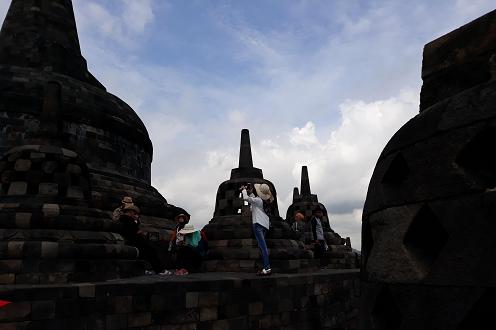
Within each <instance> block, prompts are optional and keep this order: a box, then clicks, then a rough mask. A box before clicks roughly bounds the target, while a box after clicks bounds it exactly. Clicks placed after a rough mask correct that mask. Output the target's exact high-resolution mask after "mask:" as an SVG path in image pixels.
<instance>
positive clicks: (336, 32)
mask: <svg viewBox="0 0 496 330" xmlns="http://www.w3.org/2000/svg"><path fill="white" fill-rule="evenodd" d="M73 3H74V7H75V14H76V20H77V24H78V30H79V35H80V43H81V48H82V51H83V55H84V56H85V58H86V59H87V61H88V64H89V68H90V70H91V72H92V73H93V74H94V75H95V76H96V77H97V78H98V79H99V80H100V81H101V82H102V83H103V84H104V85H105V86H106V87H107V89H108V91H109V92H111V93H113V94H115V95H117V96H119V97H120V98H122V99H123V100H124V101H126V102H127V103H128V104H130V105H131V106H132V107H133V109H135V111H136V112H137V113H138V114H139V115H140V117H141V118H142V119H143V121H144V122H145V124H146V126H147V128H148V131H149V133H150V137H151V139H152V142H153V144H154V162H153V172H152V181H153V184H154V186H155V187H156V188H157V189H158V190H159V191H160V192H161V193H162V194H163V195H164V197H165V198H167V200H168V201H169V202H170V203H172V204H175V205H179V206H182V207H184V208H186V209H188V210H190V211H191V214H192V216H193V217H192V221H193V223H194V224H195V225H197V226H203V225H204V224H206V223H207V222H208V221H209V220H210V218H211V217H212V214H213V208H214V204H215V194H216V191H217V187H218V185H219V184H220V183H221V182H222V181H224V180H227V179H228V178H229V174H230V169H231V168H233V167H236V166H237V156H238V148H239V135H240V131H241V129H242V128H248V129H250V133H251V140H252V148H253V158H254V164H255V166H257V167H259V168H262V169H263V170H264V175H265V177H266V178H267V179H269V180H271V181H272V182H273V183H274V184H275V186H276V189H277V193H278V199H279V206H280V213H281V214H285V213H286V209H287V207H288V206H289V204H290V202H291V196H292V188H293V187H294V186H297V185H298V184H299V176H300V170H301V166H302V165H308V166H309V175H310V180H311V187H312V192H313V193H316V194H318V196H319V199H320V201H321V202H323V203H324V204H325V205H326V206H327V208H328V210H329V212H330V214H331V226H332V227H333V228H334V229H335V230H336V231H337V232H338V233H340V234H341V235H342V236H344V237H346V236H350V237H351V239H352V245H353V246H354V247H355V248H358V249H359V248H360V224H361V211H362V206H363V202H364V200H365V196H366V192H367V186H368V183H369V180H370V177H371V174H372V171H373V168H374V166H375V163H376V161H377V158H378V156H379V154H380V152H381V150H382V148H383V147H384V146H385V144H386V142H387V141H388V140H389V138H390V137H391V136H392V135H393V133H394V132H395V131H396V130H398V129H399V128H400V127H401V125H403V124H404V123H405V122H406V121H407V120H408V119H410V118H411V117H413V116H415V114H416V113H418V103H419V92H420V87H421V84H422V82H421V78H420V70H421V63H422V49H423V46H424V44H426V43H427V42H429V41H431V40H433V39H435V38H437V37H439V36H441V35H443V34H444V33H447V32H449V31H451V30H453V29H455V28H457V27H459V26H461V25H463V24H465V23H468V22H469V21H471V20H473V19H475V18H477V17H479V16H481V15H482V14H484V13H487V12H489V11H490V10H492V9H494V4H493V3H492V2H491V1H489V0H451V1H447V0H445V1H439V0H438V1H435V0H434V1H433V0H429V1H427V0H419V1H400V0H397V1H358V0H356V1H355V0H335V1H331V0H327V1H324V0H291V1H290V0H285V1H283V0H265V1H262V0H253V1H228V0H217V1H216V0H212V1H204V0H175V1H172V0H73ZM8 4H9V1H8V0H0V18H2V19H3V17H4V15H5V12H6V11H7V7H8Z"/></svg>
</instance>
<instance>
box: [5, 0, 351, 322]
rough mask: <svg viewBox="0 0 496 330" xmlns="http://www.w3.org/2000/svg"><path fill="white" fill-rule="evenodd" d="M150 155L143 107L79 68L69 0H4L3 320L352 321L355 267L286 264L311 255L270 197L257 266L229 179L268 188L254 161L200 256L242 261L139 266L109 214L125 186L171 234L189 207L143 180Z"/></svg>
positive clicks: (162, 231) (148, 221) (225, 197)
mask: <svg viewBox="0 0 496 330" xmlns="http://www.w3.org/2000/svg"><path fill="white" fill-rule="evenodd" d="M242 145H243V144H242ZM248 146H249V145H248ZM245 151H246V150H245ZM152 156H153V147H152V143H151V141H150V139H149V136H148V132H147V131H146V127H145V126H144V125H143V123H142V121H141V120H140V118H139V117H138V115H137V114H136V113H135V112H134V111H133V109H131V108H130V107H129V106H128V105H127V104H125V103H124V102H123V101H122V100H120V99H119V98H118V97H116V96H114V95H111V94H110V93H108V92H107V91H106V90H105V87H104V86H103V85H102V84H100V83H99V82H98V80H97V79H96V78H95V77H94V76H93V75H92V74H91V73H90V72H89V71H88V69H87V66H86V60H85V59H84V57H83V56H82V54H81V50H80V47H79V41H78V36H77V30H76V22H75V18H74V12H73V7H72V1H71V0H12V2H11V6H10V8H9V11H8V13H7V16H6V19H5V22H4V24H3V26H2V29H1V31H0V330H7V329H8V330H14V329H15V330H21V329H23V330H24V329H50V330H56V329H60V330H66V329H73V330H78V329H92V330H93V329H102V330H116V329H148V330H158V329H236V330H241V329H260V328H270V329H321V328H322V329H326V328H327V329H331V328H332V329H335V328H338V329H354V325H355V323H356V322H355V320H356V317H357V315H358V313H357V309H356V306H357V297H358V293H359V291H358V287H359V282H358V270H343V271H314V272H311V273H305V274H293V275H286V274H284V272H286V271H287V272H289V271H293V272H297V271H299V269H300V268H301V269H303V268H304V266H305V264H310V263H311V262H313V261H314V260H313V259H312V253H311V252H310V251H305V250H304V249H303V248H302V243H299V242H296V241H294V240H291V239H290V235H289V234H290V232H289V227H288V225H287V223H285V222H284V221H283V220H282V218H280V217H279V213H278V210H277V203H276V204H275V206H274V212H273V215H274V217H275V218H274V231H273V236H272V237H271V238H270V239H269V247H270V248H271V250H272V252H273V253H274V254H273V257H274V258H275V257H276V255H278V256H279V258H275V259H279V260H281V262H282V266H281V267H278V268H276V267H275V269H276V270H277V272H276V274H274V275H273V276H272V277H268V278H259V277H256V276H255V275H254V274H253V272H252V271H253V270H254V266H255V260H256V259H258V258H259V255H258V249H256V248H255V247H256V245H255V244H256V243H255V241H254V240H253V237H251V225H250V222H251V220H249V216H248V215H247V214H246V211H247V207H246V206H245V205H243V203H241V204H239V198H238V197H236V194H235V192H236V191H237V188H239V186H237V185H240V184H242V183H244V182H245V180H246V179H247V178H248V179H250V180H251V179H254V180H253V181H251V182H266V183H268V184H270V185H271V188H274V186H273V185H272V184H271V183H270V182H269V181H266V180H264V179H263V176H262V172H261V170H259V169H255V168H253V166H251V167H250V166H248V167H245V166H240V168H241V169H239V170H236V169H235V170H233V173H232V181H228V182H226V183H225V184H222V185H221V189H219V194H220V195H218V198H217V202H218V203H217V205H216V214H215V221H212V222H211V223H210V224H209V226H210V227H208V231H209V233H207V234H208V235H209V236H210V238H211V246H212V249H211V251H213V252H212V255H210V257H211V259H210V260H209V262H211V265H210V266H212V265H213V269H212V267H210V269H209V270H211V271H212V270H217V271H220V270H222V268H221V267H218V266H219V265H221V264H222V262H219V261H220V260H225V259H224V258H226V257H232V258H231V260H232V261H233V262H232V263H230V264H231V265H233V264H234V265H236V264H237V265H238V267H237V269H236V270H237V271H238V273H203V274H194V275H186V276H177V277H176V276H172V277H161V276H158V275H154V276H146V277H143V276H142V274H144V270H145V268H146V267H147V266H149V265H148V264H147V263H146V262H145V261H143V260H137V257H138V256H139V251H138V249H137V248H136V247H133V246H130V245H127V242H126V241H125V240H124V238H123V237H122V236H121V235H120V234H119V232H120V228H119V224H116V223H113V222H112V221H111V219H110V214H111V211H112V210H113V209H114V208H115V207H116V206H118V204H119V201H120V199H121V198H122V196H123V195H128V196H132V197H133V199H134V200H135V201H136V203H137V204H138V206H139V207H140V208H141V209H142V214H141V216H142V223H143V224H142V225H143V226H142V228H141V229H142V230H144V231H146V232H152V233H154V234H157V233H158V234H159V235H155V236H161V237H162V238H164V237H168V236H169V231H170V229H171V228H173V226H174V222H173V221H172V220H171V219H173V218H174V215H175V214H176V213H179V212H184V210H182V209H180V208H178V207H175V206H173V205H171V204H169V203H167V201H166V200H165V198H163V197H162V196H161V195H160V193H158V191H157V190H156V189H155V188H153V187H152V186H151V184H150V178H151V171H150V168H151V161H152ZM242 156H243V161H242V162H240V164H241V165H245V164H248V163H247V162H248V158H247V157H246V158H245V156H247V153H242ZM249 156H250V157H249V158H250V159H249V161H251V153H250V155H249ZM273 191H274V195H275V189H274V190H273ZM234 203H237V204H236V205H235V204H234ZM237 205H239V207H240V212H241V213H240V214H238V213H233V210H234V209H235V207H236V206H237ZM236 211H237V210H236ZM226 216H227V217H230V216H231V217H234V218H235V220H236V221H238V220H240V222H239V223H237V222H231V223H227V222H226V221H227V219H226ZM223 221H224V222H223ZM246 229H250V230H246ZM159 242H160V243H166V242H165V240H162V241H159ZM238 243H240V244H241V246H243V247H246V246H248V248H247V249H244V248H234V247H233V245H232V244H238ZM159 248H160V247H159ZM165 250H166V247H162V250H161V251H165ZM233 251H235V253H234V254H232V252H233ZM246 251H248V257H249V258H248V259H249V260H248V261H249V263H250V264H251V269H250V272H249V273H246V274H245V273H242V272H239V271H243V269H242V267H240V266H241V263H243V262H245V260H243V257H244V255H243V254H245V253H246ZM254 251H255V252H254ZM215 253H217V256H215ZM229 253H231V255H230V254H229ZM219 256H220V257H222V258H223V259H220V258H217V257H219ZM215 258H217V260H215ZM284 267H286V268H284ZM207 268H208V267H207ZM307 270H308V268H307ZM133 276H135V277H133ZM136 276H137V277H136ZM4 302H7V305H4V304H3V303H4Z"/></svg>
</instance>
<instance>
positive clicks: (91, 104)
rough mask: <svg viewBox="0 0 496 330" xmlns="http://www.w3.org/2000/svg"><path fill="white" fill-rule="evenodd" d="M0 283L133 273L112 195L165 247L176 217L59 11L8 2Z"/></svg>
mask: <svg viewBox="0 0 496 330" xmlns="http://www.w3.org/2000/svg"><path fill="white" fill-rule="evenodd" d="M0 127H1V129H0V175H1V177H0V180H1V181H0V212H1V213H0V219H1V221H0V283H53V282H81V281H96V280H105V279H111V278H119V277H127V276H132V275H138V274H142V273H143V269H144V268H143V267H144V265H143V263H142V262H139V261H136V260H135V259H136V256H137V250H136V249H135V248H133V247H129V246H126V245H125V244H124V242H123V239H122V237H121V236H120V235H119V234H116V233H115V232H116V231H117V230H118V228H116V226H115V224H113V223H111V220H110V216H109V215H110V212H111V211H112V210H113V209H114V208H115V207H116V206H118V204H119V201H120V200H121V198H122V196H124V195H129V196H132V197H133V198H134V200H135V202H136V203H137V204H138V205H139V207H140V208H141V210H142V221H143V223H144V229H145V231H146V230H149V231H150V232H155V233H158V232H159V231H161V232H162V233H165V234H164V235H165V236H167V232H166V229H169V228H172V227H173V225H174V224H173V221H171V220H168V219H172V218H173V216H174V214H175V213H176V212H177V211H178V209H177V208H176V207H173V206H171V205H169V204H167V202H166V200H165V199H164V198H163V197H162V196H161V195H160V194H159V193H158V192H157V190H156V189H155V188H153V187H152V186H151V185H150V177H151V161H152V150H153V149H152V144H151V141H150V138H149V137H148V133H147V130H146V128H145V126H144V125H143V123H142V122H141V120H140V119H139V117H138V116H137V114H136V113H135V112H134V111H133V110H132V109H131V108H130V107H129V106H128V105H127V104H125V103H124V102H123V101H122V100H120V99H119V98H117V97H116V96H114V95H112V94H110V93H108V92H107V91H106V90H105V88H104V87H103V85H102V84H101V83H99V82H98V80H97V79H96V78H95V77H94V76H93V75H92V74H91V73H90V72H89V71H88V69H87V65H86V60H85V59H84V58H83V56H82V55H81V50H80V46H79V41H78V34H77V30H76V23H75V19H74V12H73V7H72V2H71V1H70V0H43V1H36V0H13V1H12V3H11V5H10V8H9V11H8V13H7V16H6V19H5V22H4V24H3V26H2V29H1V31H0Z"/></svg>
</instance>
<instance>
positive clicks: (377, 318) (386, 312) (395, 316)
mask: <svg viewBox="0 0 496 330" xmlns="http://www.w3.org/2000/svg"><path fill="white" fill-rule="evenodd" d="M371 316H372V322H373V329H377V330H379V329H381V330H397V329H399V328H400V326H401V320H402V316H401V312H400V310H399V309H398V307H397V306H396V302H395V300H394V297H393V295H392V294H391V291H390V290H389V288H388V287H384V288H382V290H381V291H380V293H379V294H378V295H377V298H376V299H375V304H374V308H373V309H372V315H371Z"/></svg>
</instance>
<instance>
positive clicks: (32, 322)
mask: <svg viewBox="0 0 496 330" xmlns="http://www.w3.org/2000/svg"><path fill="white" fill-rule="evenodd" d="M358 295H359V270H358V269H352V270H321V271H318V272H315V273H312V274H273V275H272V276H270V277H257V276H256V275H255V274H249V273H199V274H190V275H186V276H159V275H152V276H141V277H135V278H129V279H121V280H112V281H107V282H97V283H80V284H60V285H2V286H0V297H1V298H2V299H5V300H9V301H12V304H10V305H8V306H6V307H5V308H4V309H2V310H1V312H0V328H2V327H7V328H9V329H21V328H23V327H26V326H29V328H30V329H38V328H50V329H68V328H71V327H78V328H79V327H81V326H85V325H86V326H88V327H89V328H98V329H127V328H129V327H140V329H157V328H164V329H168V328H171V329H189V328H191V329H199V328H201V329H220V328H222V329H237V330H239V329H260V328H271V329H288V328H291V327H292V326H294V325H299V326H300V328H301V327H303V328H315V326H316V325H318V328H349V329H353V328H355V327H356V323H355V319H356V315H357V308H358V306H357V299H358Z"/></svg>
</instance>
